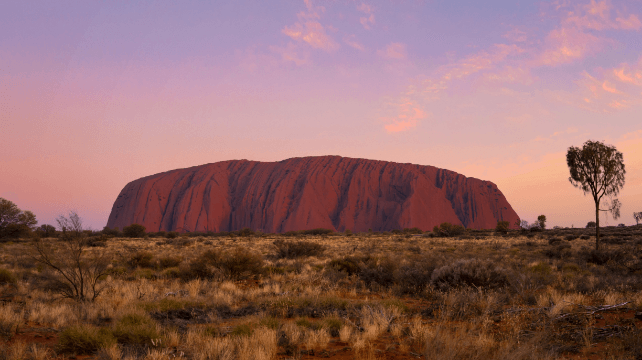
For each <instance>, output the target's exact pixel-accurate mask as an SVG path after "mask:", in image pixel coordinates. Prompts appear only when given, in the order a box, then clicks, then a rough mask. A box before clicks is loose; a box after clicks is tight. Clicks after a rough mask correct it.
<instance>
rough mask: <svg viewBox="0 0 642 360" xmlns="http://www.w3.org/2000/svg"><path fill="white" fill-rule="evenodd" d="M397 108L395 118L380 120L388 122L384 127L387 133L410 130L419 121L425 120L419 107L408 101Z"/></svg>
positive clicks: (423, 113) (424, 114) (424, 115)
mask: <svg viewBox="0 0 642 360" xmlns="http://www.w3.org/2000/svg"><path fill="white" fill-rule="evenodd" d="M397 106H398V110H399V114H398V115H397V117H396V118H382V120H383V121H386V122H389V124H387V125H385V126H384V128H385V129H386V131H387V132H389V133H397V132H401V131H406V130H410V129H412V128H414V127H416V126H417V124H418V123H419V121H420V120H423V119H424V118H426V113H425V112H424V111H423V110H422V109H421V107H419V105H417V104H416V103H414V102H412V101H410V100H408V101H407V102H405V103H402V104H398V105H397Z"/></svg>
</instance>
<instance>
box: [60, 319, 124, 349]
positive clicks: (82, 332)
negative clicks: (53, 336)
mask: <svg viewBox="0 0 642 360" xmlns="http://www.w3.org/2000/svg"><path fill="white" fill-rule="evenodd" d="M115 343H116V338H114V336H113V335H112V333H111V331H109V329H107V328H97V327H94V326H91V325H87V324H80V325H74V326H71V327H68V328H66V329H64V330H63V331H61V332H60V336H59V337H58V344H57V346H56V348H57V351H58V352H61V353H73V354H84V355H90V354H93V353H95V352H96V351H98V350H99V349H101V348H105V347H108V346H111V345H114V344H115Z"/></svg>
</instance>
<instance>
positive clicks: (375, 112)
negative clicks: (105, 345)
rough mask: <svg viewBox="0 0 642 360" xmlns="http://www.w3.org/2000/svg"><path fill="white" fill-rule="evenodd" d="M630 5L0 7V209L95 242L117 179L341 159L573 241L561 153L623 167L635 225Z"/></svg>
mask: <svg viewBox="0 0 642 360" xmlns="http://www.w3.org/2000/svg"><path fill="white" fill-rule="evenodd" d="M641 120H642V1H639V0H610V1H609V0H605V1H598V0H588V1H585V0H569V1H526V0H524V1H514V0H488V1H478V0H467V1H463V0H462V1H445V0H434V1H419V0H408V1H401V0H395V1H360V0H359V1H348V0H345V1H342V0H335V1H329V0H328V1H320V0H316V1H315V0H305V1H303V0H301V1H298V0H296V1H295V0H286V1H277V0H271V1H212V2H204V1H180V2H177V1H137V2H131V1H122V2H119V1H107V2H102V1H101V2H98V1H3V2H1V3H0V197H3V198H6V199H9V200H11V201H13V202H15V203H16V204H17V205H18V206H19V207H20V208H22V209H25V210H32V211H33V212H34V213H35V214H36V216H37V218H38V220H39V221H40V223H41V224H43V223H50V224H54V219H55V217H56V216H57V215H59V214H63V213H66V212H67V211H68V210H75V211H77V212H78V213H79V214H80V216H81V217H82V218H83V219H84V221H85V224H86V225H88V226H90V227H92V228H94V229H102V227H103V226H105V224H106V222H107V217H108V216H109V213H110V211H111V207H112V205H113V202H114V200H115V199H116V197H117V196H118V193H119V192H120V190H121V189H122V188H123V187H124V186H125V184H127V183H128V182H129V181H132V180H134V179H137V178H140V177H143V176H146V175H151V174H155V173H159V172H163V171H167V170H172V169H176V168H184V167H189V166H195V165H201V164H205V163H212V162H217V161H222V160H230V159H249V160H260V161H278V160H283V159H286V158H291V157H300V156H311V155H341V156H348V157H358V158H368V159H377V160H387V161H395V162H403V163H415V164H422V165H434V166H437V167H441V168H446V169H450V170H454V171H457V172H460V173H462V174H464V175H466V176H472V177H476V178H480V179H484V180H490V181H493V182H495V183H496V184H498V186H499V188H500V190H502V191H503V193H504V194H505V195H506V197H507V199H508V201H509V202H510V203H511V204H512V205H513V207H514V209H515V210H516V211H517V213H518V214H519V215H520V217H522V218H523V219H526V220H528V221H530V222H532V221H534V220H535V219H536V217H537V215H539V214H545V215H546V216H547V218H548V223H549V225H551V226H553V225H560V226H571V225H573V226H576V227H578V226H584V225H586V223H587V222H588V221H590V220H591V217H592V216H594V210H593V204H592V199H590V198H589V197H585V196H584V195H583V194H582V192H581V191H580V190H578V189H575V188H573V187H572V185H571V184H570V183H569V182H568V176H569V174H568V169H567V168H566V164H565V153H566V150H567V148H568V147H569V146H581V145H582V143H584V142H585V141H586V140H588V139H592V140H602V141H606V142H607V143H609V144H612V145H615V146H616V147H618V149H619V150H620V151H622V152H623V154H624V161H625V164H626V167H627V176H626V185H625V187H624V189H623V191H622V192H621V194H620V200H621V201H622V203H623V207H622V218H621V219H619V220H613V219H609V220H608V224H609V225H614V224H616V223H620V222H622V223H626V224H632V223H634V220H633V216H632V213H633V211H642V170H641V169H642V121H641Z"/></svg>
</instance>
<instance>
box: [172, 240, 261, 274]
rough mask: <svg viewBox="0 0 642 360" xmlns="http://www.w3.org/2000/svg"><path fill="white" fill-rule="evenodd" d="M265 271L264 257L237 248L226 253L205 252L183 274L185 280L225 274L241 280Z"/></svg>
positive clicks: (216, 251)
mask: <svg viewBox="0 0 642 360" xmlns="http://www.w3.org/2000/svg"><path fill="white" fill-rule="evenodd" d="M263 270H264V268H263V257H262V256H261V255H260V254H257V253H254V252H251V251H250V250H248V249H246V248H244V247H237V248H236V249H234V250H232V251H227V252H225V253H223V252H221V251H218V250H208V251H206V252H204V253H203V254H201V256H199V257H198V258H196V259H194V260H193V261H191V262H190V264H189V266H188V267H187V269H185V271H184V272H183V278H184V279H186V280H187V279H190V278H212V277H214V276H216V275H221V273H223V274H225V275H228V276H230V277H231V278H234V279H241V278H246V277H249V276H255V275H259V274H262V273H263Z"/></svg>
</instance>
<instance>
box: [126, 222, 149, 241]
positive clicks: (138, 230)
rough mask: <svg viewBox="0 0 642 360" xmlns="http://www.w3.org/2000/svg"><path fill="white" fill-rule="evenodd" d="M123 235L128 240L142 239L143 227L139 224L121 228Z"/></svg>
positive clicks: (143, 234)
mask: <svg viewBox="0 0 642 360" xmlns="http://www.w3.org/2000/svg"><path fill="white" fill-rule="evenodd" d="M123 235H125V236H126V237H129V238H142V237H144V236H145V227H144V226H143V225H140V224H131V225H129V226H125V227H124V228H123Z"/></svg>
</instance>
